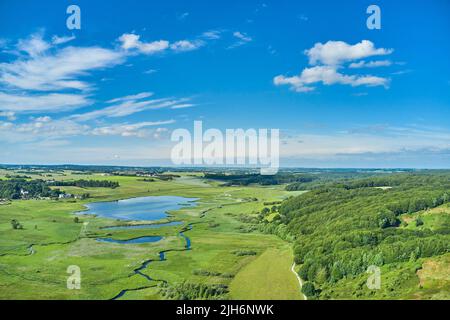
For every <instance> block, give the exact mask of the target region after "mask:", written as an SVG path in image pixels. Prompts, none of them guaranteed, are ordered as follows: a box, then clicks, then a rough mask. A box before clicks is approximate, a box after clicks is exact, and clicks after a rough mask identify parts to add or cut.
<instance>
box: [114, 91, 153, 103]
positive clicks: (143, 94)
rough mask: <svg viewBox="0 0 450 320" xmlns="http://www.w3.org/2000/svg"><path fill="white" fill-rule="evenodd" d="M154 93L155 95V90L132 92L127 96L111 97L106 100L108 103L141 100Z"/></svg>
mask: <svg viewBox="0 0 450 320" xmlns="http://www.w3.org/2000/svg"><path fill="white" fill-rule="evenodd" d="M152 95H153V92H141V93H138V94H132V95H129V96H125V97H120V98H115V99H111V100H109V101H106V102H107V103H115V102H121V101H130V100H140V99H144V98H148V97H151V96H152Z"/></svg>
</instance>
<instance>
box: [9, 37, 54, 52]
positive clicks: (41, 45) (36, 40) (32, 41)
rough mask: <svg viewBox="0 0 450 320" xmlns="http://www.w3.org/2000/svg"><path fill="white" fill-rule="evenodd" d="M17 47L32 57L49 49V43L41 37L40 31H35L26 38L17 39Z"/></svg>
mask: <svg viewBox="0 0 450 320" xmlns="http://www.w3.org/2000/svg"><path fill="white" fill-rule="evenodd" d="M17 49H18V50H19V51H21V52H25V53H27V54H28V55H29V56H31V57H34V56H37V55H40V54H42V53H43V52H45V51H47V50H48V49H50V45H49V44H48V43H47V42H46V41H44V40H43V39H42V34H41V33H36V34H33V35H31V36H30V37H29V38H28V39H21V40H19V42H18V44H17Z"/></svg>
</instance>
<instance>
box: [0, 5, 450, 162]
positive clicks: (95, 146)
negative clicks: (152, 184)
mask: <svg viewBox="0 0 450 320" xmlns="http://www.w3.org/2000/svg"><path fill="white" fill-rule="evenodd" d="M71 4H76V5H78V6H79V7H80V9H81V30H68V29H67V27H66V19H67V17H68V16H69V15H68V14H66V8H67V7H68V6H69V5H71ZM371 4H376V5H378V6H379V7H380V8H381V30H369V29H368V28H367V26H366V19H367V17H368V16H369V15H368V14H367V13H366V8H367V7H368V6H369V5H371ZM449 39H450V2H449V1H445V0H433V1H427V2H425V1H408V2H404V1H356V0H355V1H345V2H343V3H338V2H337V1H314V2H313V1H308V2H306V1H191V2H190V3H187V2H186V1H165V2H161V3H157V2H156V1H152V2H150V1H137V0H136V1H132V0H128V1H95V3H93V1H41V2H37V1H8V0H3V1H1V3H0V143H1V146H2V148H1V149H0V163H24V164H25V163H28V164H29V163H43V164H58V163H79V164H112V165H119V164H120V165H170V160H168V159H169V157H170V149H171V147H172V146H173V143H172V142H170V133H171V131H172V130H174V129H176V128H187V129H191V128H192V127H193V121H194V120H202V121H203V125H204V126H205V127H207V128H219V129H221V130H224V129H226V128H244V129H246V128H279V129H280V130H281V138H282V140H281V164H282V165H286V166H309V167H429V168H444V167H446V168H448V167H450V165H449V164H450V59H449V56H450V41H449Z"/></svg>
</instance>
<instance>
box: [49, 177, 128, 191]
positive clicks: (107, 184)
mask: <svg viewBox="0 0 450 320" xmlns="http://www.w3.org/2000/svg"><path fill="white" fill-rule="evenodd" d="M48 185H50V186H57V187H79V188H111V189H115V188H117V187H119V183H118V182H117V181H106V180H83V179H82V180H74V181H51V182H48Z"/></svg>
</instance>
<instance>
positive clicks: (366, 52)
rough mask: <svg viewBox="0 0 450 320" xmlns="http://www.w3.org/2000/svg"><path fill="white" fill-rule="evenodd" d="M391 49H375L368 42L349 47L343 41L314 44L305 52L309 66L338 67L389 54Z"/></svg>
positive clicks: (364, 41)
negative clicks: (353, 61) (342, 64)
mask: <svg viewBox="0 0 450 320" xmlns="http://www.w3.org/2000/svg"><path fill="white" fill-rule="evenodd" d="M393 51H394V50H393V49H385V48H378V49H377V48H375V45H374V44H373V43H372V42H371V41H369V40H362V41H361V42H359V43H357V44H354V45H350V44H348V43H346V42H344V41H328V42H327V43H325V44H323V43H320V42H318V43H316V44H315V45H314V46H313V47H312V48H311V49H308V50H305V54H306V56H308V58H309V64H311V65H316V64H320V63H321V64H326V65H338V64H341V63H343V62H347V61H351V60H359V59H364V58H367V57H371V56H380V55H388V54H391V53H392V52H393Z"/></svg>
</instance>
